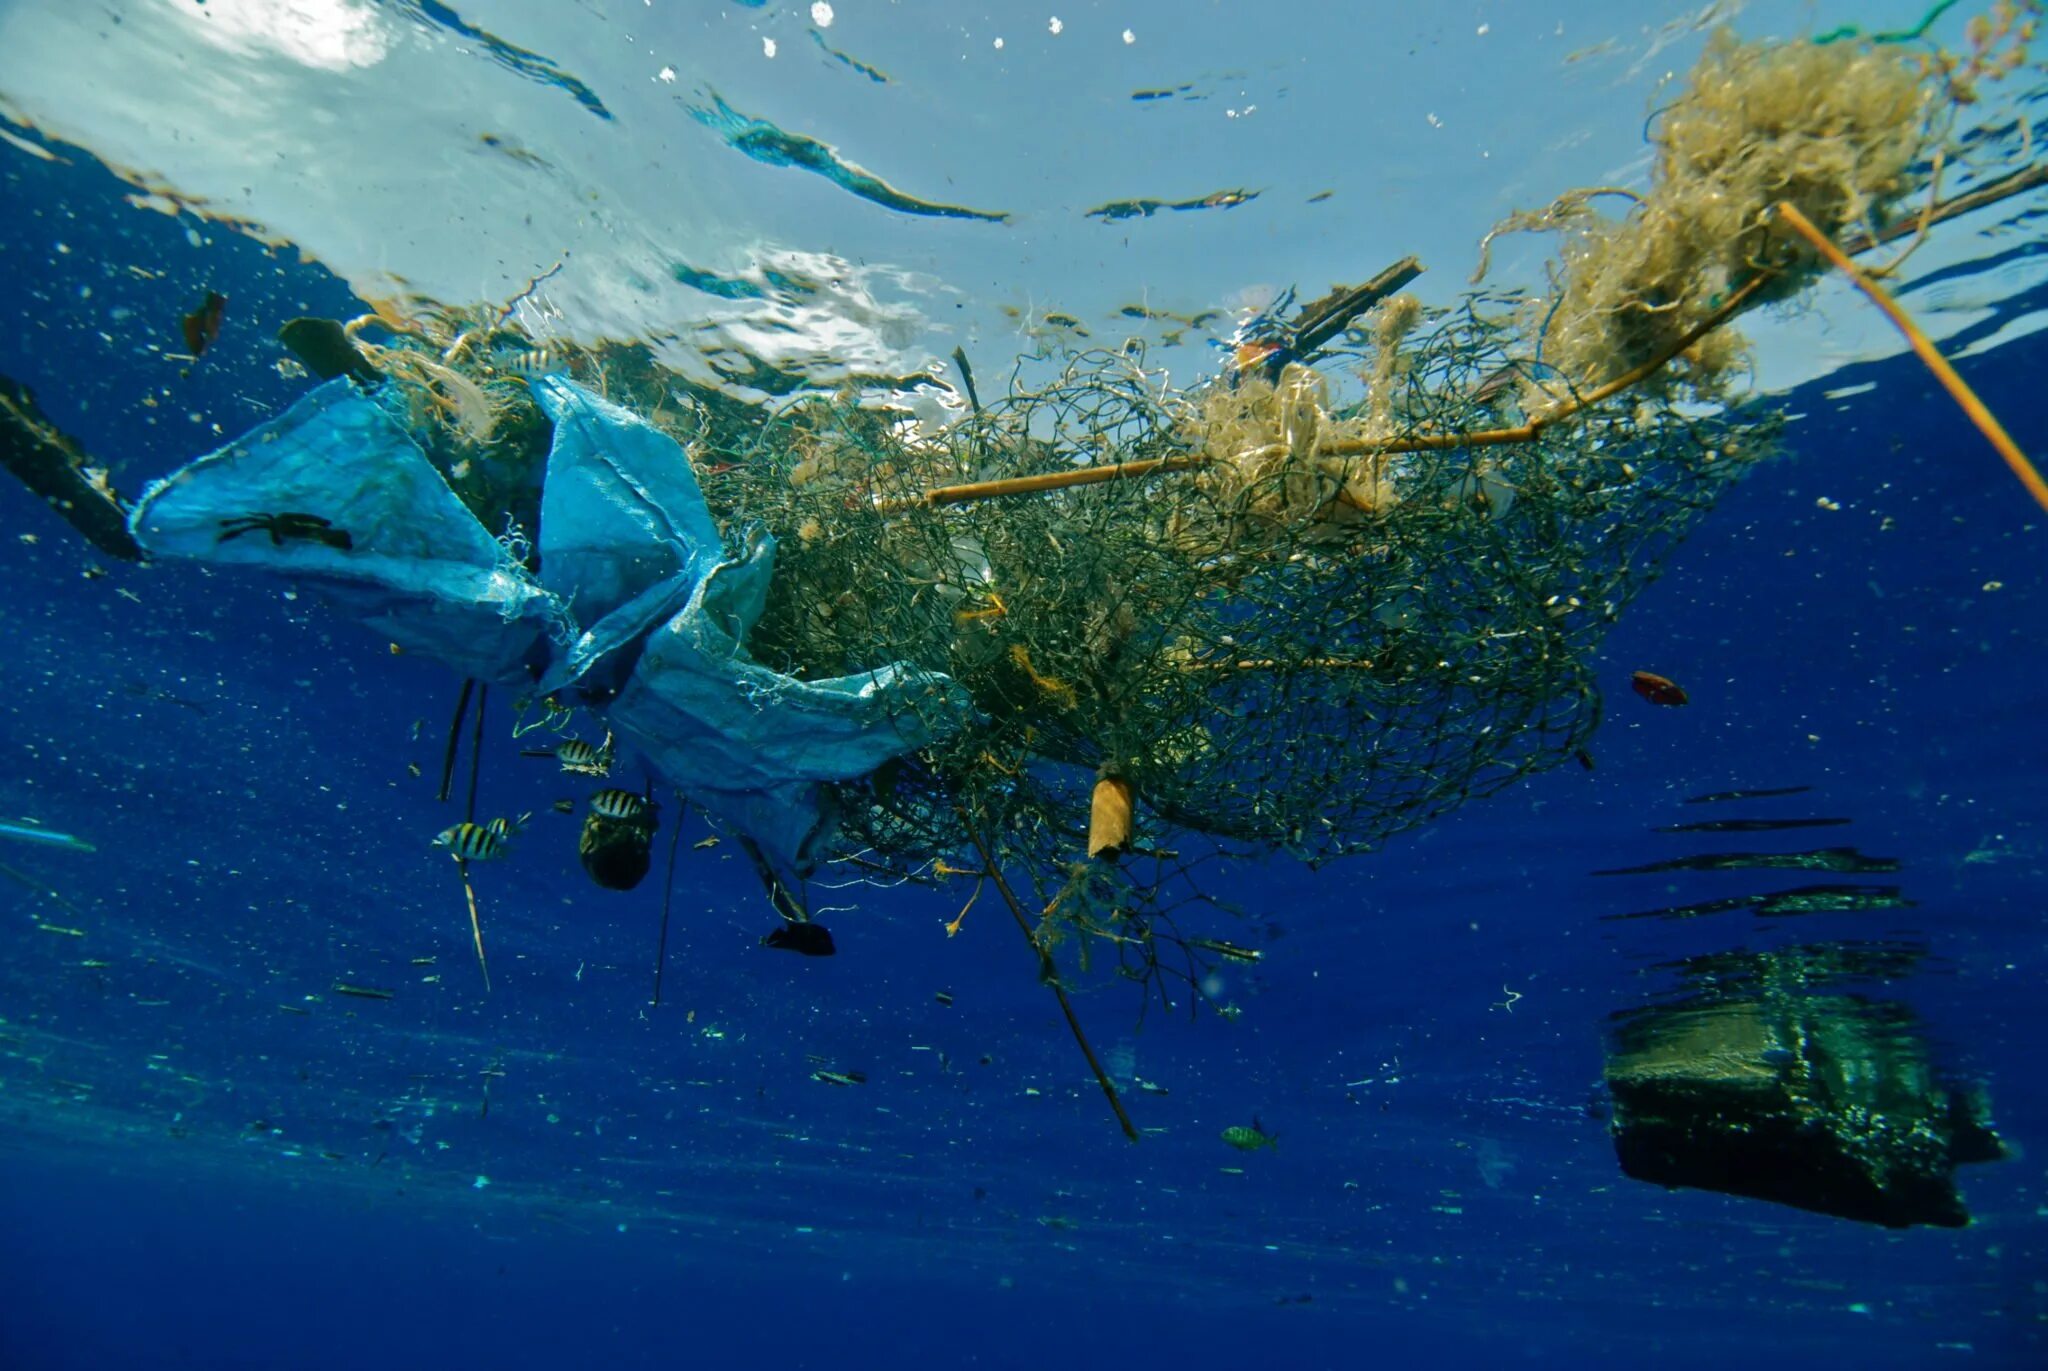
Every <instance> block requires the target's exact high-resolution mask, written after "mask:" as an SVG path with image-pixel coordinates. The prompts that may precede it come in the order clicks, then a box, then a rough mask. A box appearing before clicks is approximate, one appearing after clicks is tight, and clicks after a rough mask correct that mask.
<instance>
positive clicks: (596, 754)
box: [519, 733, 614, 776]
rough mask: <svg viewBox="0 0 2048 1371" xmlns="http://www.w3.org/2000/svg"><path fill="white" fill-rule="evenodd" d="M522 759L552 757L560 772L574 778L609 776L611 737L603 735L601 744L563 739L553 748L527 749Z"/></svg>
mask: <svg viewBox="0 0 2048 1371" xmlns="http://www.w3.org/2000/svg"><path fill="white" fill-rule="evenodd" d="M519 755H520V756H522V757H553V758H554V759H555V760H556V761H557V762H560V763H561V765H562V770H564V771H566V772H568V773H570V774H571V775H574V776H609V775H611V774H612V762H613V760H614V757H613V753H612V735H611V734H609V733H607V734H605V735H604V741H603V742H602V743H586V742H584V741H583V740H582V739H581V738H565V739H564V740H562V741H561V742H559V743H557V744H555V745H554V746H553V747H538V748H528V749H526V750H525V751H522V752H521V753H520V754H519Z"/></svg>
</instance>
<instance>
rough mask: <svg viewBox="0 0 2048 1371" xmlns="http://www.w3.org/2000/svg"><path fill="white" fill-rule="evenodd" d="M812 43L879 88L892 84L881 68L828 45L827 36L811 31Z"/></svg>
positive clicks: (814, 30)
mask: <svg viewBox="0 0 2048 1371" xmlns="http://www.w3.org/2000/svg"><path fill="white" fill-rule="evenodd" d="M811 41H812V42H814V43H816V44H817V45H818V48H819V50H820V51H821V52H823V53H824V54H825V55H826V56H827V57H829V58H831V59H832V60H833V61H835V62H837V63H838V64H839V65H840V66H842V67H845V68H847V69H848V70H849V71H857V72H859V73H860V74H861V75H862V76H865V77H867V78H868V80H870V81H873V82H874V83H875V84H876V85H878V86H886V85H888V84H890V82H889V77H888V75H887V74H886V73H885V72H883V71H882V70H881V69H880V68H877V67H871V66H869V65H868V64H867V63H865V62H863V61H861V60H860V59H859V58H857V57H849V56H848V55H847V54H845V53H843V52H841V51H840V50H839V49H837V48H835V47H833V46H832V45H831V44H830V43H827V42H826V41H825V35H824V34H822V33H820V32H818V30H816V29H812V30H811Z"/></svg>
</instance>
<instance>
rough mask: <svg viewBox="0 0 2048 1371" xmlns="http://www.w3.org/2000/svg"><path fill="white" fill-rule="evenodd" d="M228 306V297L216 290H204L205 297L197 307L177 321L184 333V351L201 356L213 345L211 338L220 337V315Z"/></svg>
mask: <svg viewBox="0 0 2048 1371" xmlns="http://www.w3.org/2000/svg"><path fill="white" fill-rule="evenodd" d="M227 307H228V297H227V296H225V295H222V294H221V293H220V292H219V291H217V290H209V291H208V292H206V298H205V299H204V300H201V301H200V302H199V307H198V308H197V309H195V310H193V311H192V312H191V313H190V314H188V315H186V316H185V317H184V318H183V319H181V320H180V321H179V324H180V325H181V327H182V329H183V331H184V334H185V351H187V352H189V353H191V354H192V355H193V356H194V357H203V356H205V355H206V350H207V349H208V348H209V347H212V346H213V340H214V339H216V338H218V337H220V320H221V315H222V314H223V313H225V312H226V310H227Z"/></svg>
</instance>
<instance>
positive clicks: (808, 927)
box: [761, 923, 839, 957]
mask: <svg viewBox="0 0 2048 1371" xmlns="http://www.w3.org/2000/svg"><path fill="white" fill-rule="evenodd" d="M761 946H763V947H779V948H782V949H784V950H785V951H789V952H801V953H802V954H803V955H804V956H806V957H829V956H831V955H832V954H833V953H835V952H837V951H838V950H839V949H838V948H837V947H835V946H833V943H832V935H831V934H830V933H829V932H827V931H826V929H825V925H823V924H811V923H803V924H796V923H786V924H783V925H782V926H781V927H780V928H777V929H775V930H774V931H773V932H771V933H770V934H768V936H767V937H765V938H763V939H761Z"/></svg>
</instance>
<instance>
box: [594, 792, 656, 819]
mask: <svg viewBox="0 0 2048 1371" xmlns="http://www.w3.org/2000/svg"><path fill="white" fill-rule="evenodd" d="M590 810H591V813H593V814H602V815H604V817H605V818H607V819H623V820H625V821H626V822H628V823H631V822H633V821H635V820H638V819H640V818H641V817H643V816H644V815H645V814H646V813H647V798H646V797H645V796H643V795H635V794H634V793H633V792H632V791H630V790H600V791H598V792H597V794H595V795H593V796H591V797H590Z"/></svg>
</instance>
